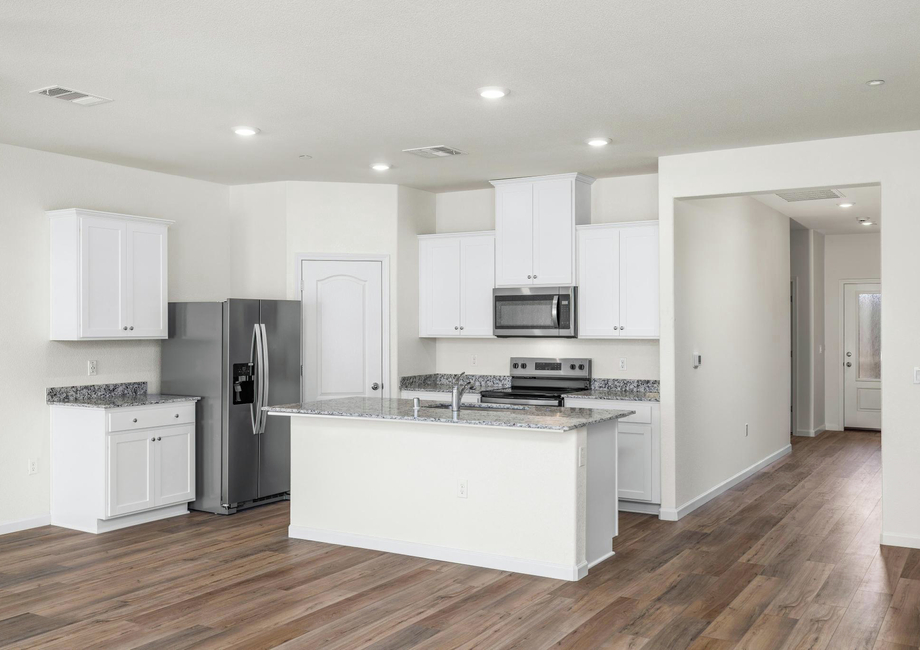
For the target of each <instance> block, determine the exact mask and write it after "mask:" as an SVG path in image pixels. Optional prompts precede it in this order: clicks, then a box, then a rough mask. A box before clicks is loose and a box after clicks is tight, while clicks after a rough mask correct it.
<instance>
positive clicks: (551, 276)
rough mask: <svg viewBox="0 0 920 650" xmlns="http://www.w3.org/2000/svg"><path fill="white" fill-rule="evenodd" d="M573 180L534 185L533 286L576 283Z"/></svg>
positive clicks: (543, 182)
mask: <svg viewBox="0 0 920 650" xmlns="http://www.w3.org/2000/svg"><path fill="white" fill-rule="evenodd" d="M572 183H573V181H570V180H554V181H539V182H537V183H534V185H533V283H534V284H546V285H571V284H574V283H575V265H574V262H575V214H574V212H573V209H574V207H573V204H572Z"/></svg>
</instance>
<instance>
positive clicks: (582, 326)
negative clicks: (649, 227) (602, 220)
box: [578, 228, 620, 338]
mask: <svg viewBox="0 0 920 650" xmlns="http://www.w3.org/2000/svg"><path fill="white" fill-rule="evenodd" d="M619 293H620V231H619V229H618V228H587V229H582V230H579V231H578V336H579V338H592V337H595V338H608V337H612V336H619V334H620V297H619Z"/></svg>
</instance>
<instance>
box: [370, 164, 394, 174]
mask: <svg viewBox="0 0 920 650" xmlns="http://www.w3.org/2000/svg"><path fill="white" fill-rule="evenodd" d="M389 168H390V166H389V165H388V164H386V163H375V164H373V165H371V169H373V170H374V171H375V172H385V171H386V170H388V169H389Z"/></svg>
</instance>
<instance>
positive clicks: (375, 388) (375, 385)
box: [371, 381, 380, 390]
mask: <svg viewBox="0 0 920 650" xmlns="http://www.w3.org/2000/svg"><path fill="white" fill-rule="evenodd" d="M379 388H380V384H378V383H377V382H376V381H375V382H374V383H373V384H371V390H377V389H379Z"/></svg>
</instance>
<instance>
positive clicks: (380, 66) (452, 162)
mask: <svg viewBox="0 0 920 650" xmlns="http://www.w3.org/2000/svg"><path fill="white" fill-rule="evenodd" d="M918 25H920V3H918V2H917V1H916V0H890V1H888V2H867V1H866V0H833V1H832V0H809V1H808V2H802V1H801V0H762V1H760V2H738V1H737V0H698V1H697V2H681V3H678V2H669V1H667V0H649V1H645V2H637V1H636V0H616V1H614V0H569V1H568V2H552V1H550V0H504V1H498V2H496V1H495V0H440V1H437V2H426V1H424V0H388V1H387V2H369V1H367V0H333V1H329V0H327V1H326V2H305V1H303V0H272V1H271V2H267V1H264V2H252V1H251V0H250V1H245V0H195V1H194V2H187V1H181V0H157V1H156V2H142V1H141V0H81V2H62V1H61V0H4V1H3V2H2V3H0V142H6V143H10V144H16V145H22V146H26V147H33V148H38V149H44V150H48V151H57V152H61V153H67V154H72V155H76V156H84V157H87V158H94V159H98V160H105V161H110V162H115V163H120V164H124V165H131V166H136V167H142V168H145V169H152V170H158V171H163V172H167V173H172V174H180V175H186V176H191V177H195V178H202V179H208V180H213V181H218V182H222V183H234V184H235V183H253V182H262V181H272V180H284V179H288V180H293V179H303V180H334V181H364V182H390V183H401V184H406V185H410V186H414V187H419V188H423V189H430V190H436V191H442V190H450V189H463V188H472V187H485V186H486V183H485V181H486V180H487V179H490V178H503V177H510V176H523V175H533V174H544V173H554V172H567V171H581V172H584V173H587V174H591V175H594V176H613V175H622V174H632V173H642V172H648V171H654V170H655V169H656V159H657V157H658V156H661V155H666V154H674V153H685V152H693V151H702V150H711V149H723V148H731V147H740V146H750V145H758V144H766V143H777V142H789V141H796V140H807V139H818V138H830V137H838V136H846V135H855V134H863V133H875V132H885V131H898V130H909V129H917V128H920V111H918V110H917V106H918V105H920V73H918V70H920V68H918V67H917V61H918V60H920V38H918V37H917V34H918V32H917V27H918ZM874 78H884V79H886V80H887V82H888V83H887V84H886V85H884V86H882V87H879V88H869V87H867V86H866V85H865V84H864V82H865V81H866V80H868V79H874ZM51 84H60V85H63V86H67V87H71V88H74V89H77V90H81V91H85V92H89V93H94V94H98V95H102V96H105V97H110V98H113V99H114V100H115V101H114V102H112V103H110V104H104V105H100V106H96V107H82V106H76V105H71V104H68V103H65V102H63V101H60V100H54V99H50V98H46V97H39V96H36V95H30V94H28V93H29V91H30V90H34V89H36V88H40V87H43V86H48V85H51ZM486 85H501V86H506V87H509V88H510V89H511V94H510V95H509V96H508V97H507V98H505V99H503V100H499V101H493V102H487V101H485V100H483V99H481V98H479V96H478V95H477V93H476V89H477V88H479V87H481V86H486ZM237 124H247V125H252V126H256V127H259V128H261V129H262V133H261V134H260V135H258V136H256V137H253V138H250V139H246V140H244V139H242V138H239V137H238V136H235V135H233V134H232V133H231V132H230V127H232V126H234V125H237ZM589 136H607V137H610V138H612V139H613V144H612V145H610V146H608V147H604V148H600V149H595V148H591V147H588V146H586V145H585V144H584V140H585V138H587V137H589ZM437 144H445V145H449V146H453V147H457V148H459V149H462V150H464V151H467V152H469V155H468V156H462V157H457V158H451V159H439V160H424V159H421V158H415V157H412V156H409V155H407V154H403V153H401V150H402V149H406V148H409V147H419V146H425V145H437ZM303 153H306V154H310V155H312V156H313V159H312V160H304V159H300V158H299V157H298V156H299V154H303ZM376 161H387V162H390V163H391V164H393V166H394V168H393V169H392V170H390V171H389V172H386V173H379V172H373V171H372V170H370V168H369V165H370V164H371V163H372V162H376Z"/></svg>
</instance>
